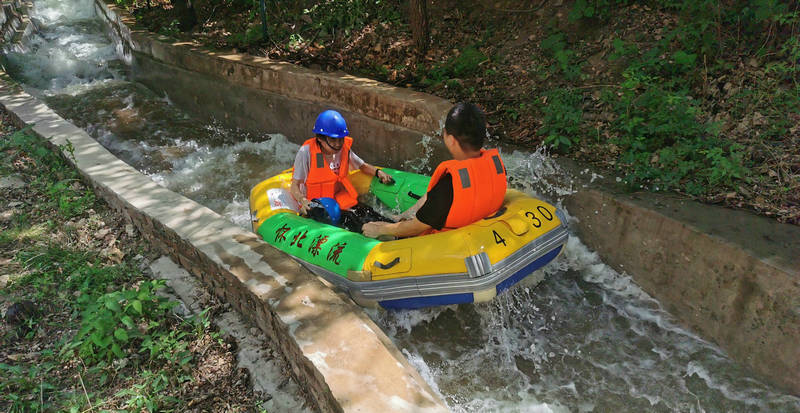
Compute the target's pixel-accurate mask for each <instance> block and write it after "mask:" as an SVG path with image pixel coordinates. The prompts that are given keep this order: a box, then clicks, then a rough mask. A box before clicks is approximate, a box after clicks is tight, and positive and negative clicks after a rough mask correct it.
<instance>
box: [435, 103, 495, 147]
mask: <svg viewBox="0 0 800 413" xmlns="http://www.w3.org/2000/svg"><path fill="white" fill-rule="evenodd" d="M444 129H445V130H446V131H447V133H448V134H450V135H453V136H454V137H455V138H456V140H457V141H458V143H459V144H461V146H462V147H464V148H465V149H472V150H476V151H477V150H479V149H481V147H482V146H483V139H484V138H486V115H484V113H483V111H482V110H481V108H479V107H477V106H475V104H473V103H465V102H459V103H456V104H455V106H453V107H452V108H451V109H450V112H447V119H445V121H444Z"/></svg>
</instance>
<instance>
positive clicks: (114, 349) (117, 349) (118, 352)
mask: <svg viewBox="0 0 800 413" xmlns="http://www.w3.org/2000/svg"><path fill="white" fill-rule="evenodd" d="M111 351H112V352H113V353H114V355H115V356H117V357H119V358H122V357H125V353H123V352H122V349H121V348H120V347H119V345H118V344H117V343H114V344H113V345H112V346H111Z"/></svg>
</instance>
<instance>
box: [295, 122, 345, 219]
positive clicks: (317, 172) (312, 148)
mask: <svg viewBox="0 0 800 413" xmlns="http://www.w3.org/2000/svg"><path fill="white" fill-rule="evenodd" d="M352 145H353V138H351V137H349V136H346V137H345V138H344V144H343V145H342V150H341V164H340V165H339V174H338V175H337V174H335V173H334V172H333V171H332V170H331V168H330V167H329V166H328V163H327V162H325V156H324V154H323V153H322V150H321V149H320V148H319V143H318V142H317V138H311V139H309V140H307V141H305V142H303V146H308V149H309V153H310V155H311V159H310V160H311V162H310V165H309V166H308V176H307V177H306V198H308V199H314V198H334V199H336V202H338V203H339V208H341V209H348V208H352V207H354V206H355V205H356V204H357V203H358V192H356V189H355V188H354V187H353V184H352V183H350V180H348V179H347V175H348V173H349V172H350V147H351V146H352ZM337 184H339V185H337Z"/></svg>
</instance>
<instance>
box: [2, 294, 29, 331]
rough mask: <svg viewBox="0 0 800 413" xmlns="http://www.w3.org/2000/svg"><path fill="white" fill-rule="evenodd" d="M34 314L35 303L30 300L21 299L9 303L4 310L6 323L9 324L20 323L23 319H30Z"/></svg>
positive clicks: (23, 321)
mask: <svg viewBox="0 0 800 413" xmlns="http://www.w3.org/2000/svg"><path fill="white" fill-rule="evenodd" d="M35 314H36V304H34V303H33V301H30V300H22V301H20V302H18V303H14V304H11V305H10V306H9V307H8V309H7V310H6V315H5V319H6V323H8V324H9V325H22V324H23V323H25V320H28V319H30V318H31V317H33V316H34V315H35Z"/></svg>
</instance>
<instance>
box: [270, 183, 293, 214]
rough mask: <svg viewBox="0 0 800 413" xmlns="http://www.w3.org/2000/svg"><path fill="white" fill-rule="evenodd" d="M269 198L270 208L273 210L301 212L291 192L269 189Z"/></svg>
mask: <svg viewBox="0 0 800 413" xmlns="http://www.w3.org/2000/svg"><path fill="white" fill-rule="evenodd" d="M267 198H269V206H270V208H272V209H273V210H276V209H288V210H290V211H294V212H298V211H300V205H298V204H297V201H295V200H294V198H293V197H292V194H290V193H289V191H287V190H285V189H281V188H270V189H267Z"/></svg>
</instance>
